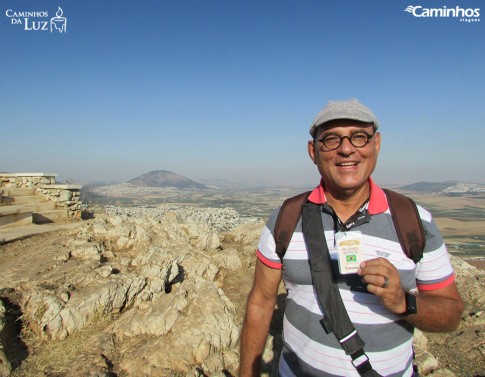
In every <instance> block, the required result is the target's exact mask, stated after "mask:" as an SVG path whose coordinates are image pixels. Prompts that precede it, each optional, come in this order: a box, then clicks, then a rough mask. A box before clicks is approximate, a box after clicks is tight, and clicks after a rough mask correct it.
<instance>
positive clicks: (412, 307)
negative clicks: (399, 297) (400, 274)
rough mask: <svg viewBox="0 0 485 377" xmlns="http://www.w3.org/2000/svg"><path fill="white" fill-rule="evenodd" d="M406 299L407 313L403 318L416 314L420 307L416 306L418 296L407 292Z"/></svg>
mask: <svg viewBox="0 0 485 377" xmlns="http://www.w3.org/2000/svg"><path fill="white" fill-rule="evenodd" d="M404 296H405V299H406V311H405V312H404V313H402V314H401V315H402V316H407V315H409V314H416V313H417V312H418V305H417V304H416V296H415V295H413V294H411V293H409V292H405V294H404Z"/></svg>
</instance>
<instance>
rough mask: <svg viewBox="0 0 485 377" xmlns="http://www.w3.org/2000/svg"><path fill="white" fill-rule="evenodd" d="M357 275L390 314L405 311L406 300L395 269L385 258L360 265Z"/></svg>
mask: <svg viewBox="0 0 485 377" xmlns="http://www.w3.org/2000/svg"><path fill="white" fill-rule="evenodd" d="M357 274H359V275H360V276H362V281H363V282H364V283H366V284H368V285H367V290H368V291H369V292H370V293H373V294H375V295H376V296H378V297H379V298H380V299H381V300H382V304H383V305H384V306H385V307H386V308H387V309H389V310H390V311H391V312H393V313H396V314H402V313H404V312H405V311H406V299H405V295H404V291H403V289H402V287H401V279H400V277H399V272H398V271H397V269H396V267H394V265H393V264H392V263H391V262H389V261H388V260H387V259H385V258H376V259H370V260H368V261H365V262H362V263H361V264H360V267H359V270H358V271H357Z"/></svg>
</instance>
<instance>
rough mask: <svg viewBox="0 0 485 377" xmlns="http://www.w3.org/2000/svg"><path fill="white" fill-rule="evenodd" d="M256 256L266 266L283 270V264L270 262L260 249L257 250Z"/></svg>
mask: <svg viewBox="0 0 485 377" xmlns="http://www.w3.org/2000/svg"><path fill="white" fill-rule="evenodd" d="M256 255H257V256H258V258H259V260H260V261H261V262H263V263H264V264H265V265H266V266H268V267H271V268H276V269H277V270H281V268H282V267H283V264H281V263H279V262H273V261H272V260H269V259H268V258H266V257H265V256H264V255H263V254H262V253H261V251H259V249H256Z"/></svg>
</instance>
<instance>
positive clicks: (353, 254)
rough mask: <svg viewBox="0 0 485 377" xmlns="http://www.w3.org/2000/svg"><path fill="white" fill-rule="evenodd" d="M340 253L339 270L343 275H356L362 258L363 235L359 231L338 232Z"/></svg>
mask: <svg viewBox="0 0 485 377" xmlns="http://www.w3.org/2000/svg"><path fill="white" fill-rule="evenodd" d="M335 239H336V241H337V251H338V268H339V271H340V273H341V274H343V275H345V274H355V273H357V270H358V269H359V265H360V263H361V262H363V257H362V250H361V249H362V233H361V232H358V231H352V232H338V233H337V234H336V235H335Z"/></svg>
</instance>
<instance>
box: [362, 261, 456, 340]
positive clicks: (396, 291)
mask: <svg viewBox="0 0 485 377" xmlns="http://www.w3.org/2000/svg"><path fill="white" fill-rule="evenodd" d="M357 273H358V274H359V275H360V276H361V277H362V281H363V282H365V283H367V284H368V285H367V290H368V291H369V292H371V293H374V294H375V295H376V296H378V297H379V298H380V299H381V300H382V303H383V305H384V306H385V307H386V308H387V309H389V310H390V311H392V312H393V313H396V314H402V313H404V312H405V310H406V299H405V293H404V290H403V289H402V287H401V279H400V278H399V273H398V271H397V269H396V268H395V267H394V266H393V265H392V264H391V263H390V262H389V261H388V260H387V259H384V258H377V259H371V260H368V261H365V262H363V263H361V265H360V268H359V270H358V271H357ZM386 278H387V279H386ZM416 302H417V308H418V312H417V314H411V315H408V316H406V317H404V319H405V320H406V321H407V322H409V323H410V324H411V325H413V326H414V327H416V328H418V329H420V330H423V331H428V332H445V331H453V330H455V329H456V328H457V327H458V325H459V323H460V319H461V313H463V301H462V300H461V297H460V294H459V293H458V290H457V289H456V284H455V282H454V281H453V282H452V283H451V284H449V285H447V286H445V287H443V288H438V289H434V290H420V291H419V293H418V294H417V295H416Z"/></svg>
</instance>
